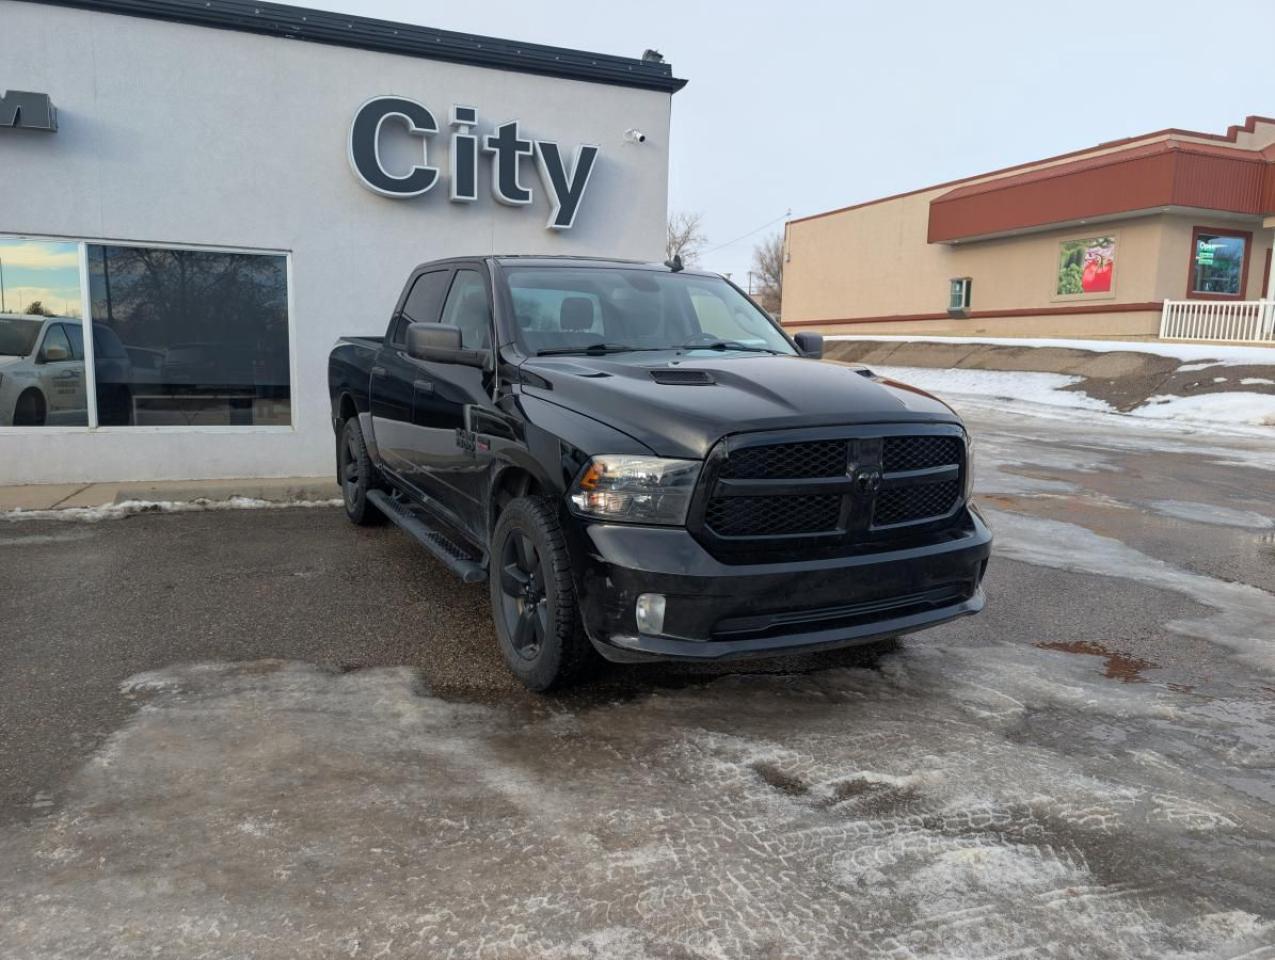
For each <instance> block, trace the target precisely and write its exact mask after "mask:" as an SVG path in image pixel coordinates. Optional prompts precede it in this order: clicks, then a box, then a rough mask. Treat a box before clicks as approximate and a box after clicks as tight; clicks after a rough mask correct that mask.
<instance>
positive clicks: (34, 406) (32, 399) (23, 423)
mask: <svg viewBox="0 0 1275 960" xmlns="http://www.w3.org/2000/svg"><path fill="white" fill-rule="evenodd" d="M47 416H48V410H47V408H46V407H45V404H44V397H43V396H41V395H40V392H39V391H38V390H28V391H27V392H26V393H24V394H22V396H20V397H18V403H17V405H16V406H15V407H14V408H13V425H14V426H15V427H42V426H44V421H45V418H46V417H47Z"/></svg>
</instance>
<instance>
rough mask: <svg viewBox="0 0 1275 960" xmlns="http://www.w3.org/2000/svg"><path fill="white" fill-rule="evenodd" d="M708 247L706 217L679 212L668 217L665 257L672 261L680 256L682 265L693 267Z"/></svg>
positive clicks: (683, 211)
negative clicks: (705, 231) (705, 229)
mask: <svg viewBox="0 0 1275 960" xmlns="http://www.w3.org/2000/svg"><path fill="white" fill-rule="evenodd" d="M707 245H708V237H707V236H705V235H704V216H703V214H700V213H691V212H689V211H686V210H679V211H677V212H675V213H670V214H669V217H668V236H667V237H666V238H665V241H664V256H665V257H666V258H667V259H669V260H672V259H673V257H674V255H680V256H681V258H682V263H684V264H686V266H688V267H689V266H691V265H692V264H694V263H695V262H697V261H698V260H699V255H700V254H701V253H702V252H703V251H704V247H705V246H707Z"/></svg>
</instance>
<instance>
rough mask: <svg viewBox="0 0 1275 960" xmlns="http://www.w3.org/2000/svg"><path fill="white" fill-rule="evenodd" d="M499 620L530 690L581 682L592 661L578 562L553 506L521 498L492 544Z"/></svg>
mask: <svg viewBox="0 0 1275 960" xmlns="http://www.w3.org/2000/svg"><path fill="white" fill-rule="evenodd" d="M488 580H489V582H490V589H491V607H492V618H493V619H494V620H495V624H496V637H497V640H498V642H499V644H500V652H501V655H502V656H503V657H504V658H505V663H507V664H508V665H509V669H510V670H511V671H513V673H514V675H515V676H516V677H518V679H519V680H521V681H522V682H523V684H524V685H526V686H527V687H528V688H529V689H531V690H535V691H536V692H543V691H545V690H549V689H551V688H553V687H560V686H564V685H566V684H568V683H570V682H571V681H572V680H574V679H576V677H578V676H579V675H580V673H581V672H582V670H583V669H584V667H585V666H586V665H587V664H588V663H589V661H590V660H591V659H592V658H593V656H594V653H593V648H592V646H590V644H589V640H588V638H587V637H586V636H585V635H584V627H583V625H582V624H581V623H580V615H579V610H578V608H577V606H576V597H575V587H574V585H573V584H572V581H571V559H570V556H569V555H568V553H567V545H566V541H565V539H564V538H563V536H562V528H561V527H560V526H559V524H558V518H557V516H556V514H555V513H554V510H553V507H552V506H551V505H550V504H549V502H548V501H547V500H545V499H543V498H541V497H518V498H517V499H515V500H513V501H511V502H510V503H509V505H508V506H507V507H506V508H505V510H504V512H503V513H501V515H500V520H499V521H498V522H497V523H496V529H495V532H494V533H493V534H492V540H491V573H490V575H489V577H488Z"/></svg>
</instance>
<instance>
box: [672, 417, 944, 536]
mask: <svg viewBox="0 0 1275 960" xmlns="http://www.w3.org/2000/svg"><path fill="white" fill-rule="evenodd" d="M892 431H898V432H892ZM800 433H805V434H806V436H809V435H810V434H811V433H816V434H822V435H821V436H820V435H816V436H814V437H811V438H810V439H797V440H790V439H788V437H790V436H792V435H793V434H797V435H800ZM835 433H836V431H829V430H822V431H800V432H799V431H792V432H790V433H786V434H768V435H766V436H765V437H764V438H761V437H758V438H750V437H748V436H743V437H739V438H731V439H730V440H728V441H723V443H722V444H719V446H718V448H716V449H715V450H714V452H713V454H711V455H710V457H709V463H708V466H707V468H706V469H705V473H704V479H703V481H702V487H701V494H700V501H699V502H700V509H699V512H698V514H696V513H695V512H694V511H693V513H692V527H693V529H698V530H700V531H701V532H702V535H706V536H707V537H708V538H709V539H710V540H714V541H717V542H718V543H719V544H721V543H726V542H731V543H736V544H739V543H741V542H746V541H749V540H754V541H763V540H764V541H770V540H774V539H783V538H792V539H794V540H795V539H798V538H809V537H819V538H824V539H826V540H832V541H835V540H836V539H837V538H841V539H843V540H852V539H856V538H869V539H870V538H871V537H873V536H874V535H876V534H877V532H878V531H888V530H890V529H892V528H898V527H903V526H908V525H912V524H919V523H927V522H932V521H935V520H940V519H943V518H945V517H950V516H952V515H953V514H954V513H955V512H956V510H957V508H958V507H959V506H960V503H961V499H962V490H963V489H964V480H965V477H964V471H965V440H964V437H963V436H962V435H961V432H960V428H959V427H957V426H955V425H950V426H949V425H942V426H928V425H927V426H923V427H912V428H911V430H909V428H908V427H907V426H906V425H904V426H895V427H893V428H890V427H877V426H871V427H864V428H860V430H859V431H857V432H851V431H850V429H849V428H847V434H846V435H844V436H842V435H830V434H835Z"/></svg>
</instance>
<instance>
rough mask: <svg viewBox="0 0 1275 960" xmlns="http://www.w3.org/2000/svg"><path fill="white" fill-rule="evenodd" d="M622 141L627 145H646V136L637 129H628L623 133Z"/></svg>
mask: <svg viewBox="0 0 1275 960" xmlns="http://www.w3.org/2000/svg"><path fill="white" fill-rule="evenodd" d="M624 139H625V140H627V141H628V142H629V143H646V134H645V133H643V132H642V131H641V130H639V129H638V128H637V127H629V129H627V130H625V131H624Z"/></svg>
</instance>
